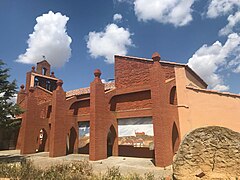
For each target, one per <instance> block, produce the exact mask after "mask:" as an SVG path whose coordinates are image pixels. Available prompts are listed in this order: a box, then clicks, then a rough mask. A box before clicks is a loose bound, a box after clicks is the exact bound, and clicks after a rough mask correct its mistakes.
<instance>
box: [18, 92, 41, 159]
mask: <svg viewBox="0 0 240 180" xmlns="http://www.w3.org/2000/svg"><path fill="white" fill-rule="evenodd" d="M36 102H37V100H36V98H35V96H34V88H30V89H29V94H28V97H27V98H26V104H25V107H26V111H25V112H24V113H23V115H22V124H21V136H22V137H21V147H20V154H30V153H35V152H36V137H35V134H36V132H35V131H36V129H37V128H36V126H37V125H36V121H37V117H36V114H37V106H36Z"/></svg>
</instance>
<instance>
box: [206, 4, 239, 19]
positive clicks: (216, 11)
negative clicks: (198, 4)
mask: <svg viewBox="0 0 240 180" xmlns="http://www.w3.org/2000/svg"><path fill="white" fill-rule="evenodd" d="M239 7H240V0H212V1H211V2H210V4H209V6H208V11H207V16H208V17H209V18H216V17H218V16H223V15H226V14H228V13H231V12H233V11H234V8H237V9H238V8H239Z"/></svg>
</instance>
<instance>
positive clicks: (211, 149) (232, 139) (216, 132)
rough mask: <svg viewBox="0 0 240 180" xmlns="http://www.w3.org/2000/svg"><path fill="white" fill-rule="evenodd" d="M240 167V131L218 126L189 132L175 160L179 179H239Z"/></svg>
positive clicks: (174, 168) (174, 166) (174, 169)
mask: <svg viewBox="0 0 240 180" xmlns="http://www.w3.org/2000/svg"><path fill="white" fill-rule="evenodd" d="M239 167H240V133H237V132H234V131H232V130H230V129H227V128H223V127H218V126H209V127H204V128H199V129H196V130H194V131H192V132H191V133H189V134H188V135H186V137H185V138H184V140H183V141H182V143H181V145H180V147H179V150H178V152H177V154H176V155H175V156H174V162H173V172H174V176H175V178H176V179H212V178H218V179H230V178H233V179H235V178H236V177H239V176H240V168H239Z"/></svg>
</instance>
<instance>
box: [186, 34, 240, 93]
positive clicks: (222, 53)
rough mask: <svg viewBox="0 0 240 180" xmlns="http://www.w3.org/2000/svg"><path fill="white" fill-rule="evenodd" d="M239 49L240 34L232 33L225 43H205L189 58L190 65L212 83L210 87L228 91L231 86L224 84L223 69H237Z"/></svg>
mask: <svg viewBox="0 0 240 180" xmlns="http://www.w3.org/2000/svg"><path fill="white" fill-rule="evenodd" d="M239 51H240V36H239V35H238V34H237V33H232V34H230V35H229V36H228V39H227V41H226V42H225V44H224V45H222V43H221V42H219V41H216V42H215V43H213V44H212V45H211V46H208V45H206V44H204V45H203V46H202V47H201V48H199V49H198V50H197V51H196V52H195V54H194V55H193V56H192V57H191V58H190V59H189V60H188V65H189V66H190V67H191V68H192V69H193V70H194V71H195V72H196V73H198V74H199V75H200V76H201V77H202V78H203V79H204V80H205V81H206V82H207V83H208V84H209V85H210V88H213V89H215V90H219V91H226V90H228V89H229V86H227V85H225V84H224V81H223V78H222V75H221V71H222V69H231V71H235V70H236V66H237V65H240V60H239V58H240V57H239V54H238V53H239Z"/></svg>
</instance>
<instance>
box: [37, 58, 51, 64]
mask: <svg viewBox="0 0 240 180" xmlns="http://www.w3.org/2000/svg"><path fill="white" fill-rule="evenodd" d="M41 63H47V64H49V62H48V61H47V60H46V59H44V60H42V61H40V62H37V64H41ZM49 65H50V64H49Z"/></svg>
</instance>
